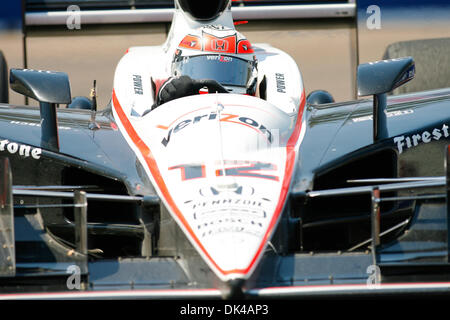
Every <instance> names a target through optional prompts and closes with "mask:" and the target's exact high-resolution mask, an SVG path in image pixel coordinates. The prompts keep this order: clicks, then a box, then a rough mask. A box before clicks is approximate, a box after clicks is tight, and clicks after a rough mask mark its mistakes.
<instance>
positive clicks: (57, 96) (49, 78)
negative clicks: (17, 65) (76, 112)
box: [9, 69, 72, 152]
mask: <svg viewBox="0 0 450 320" xmlns="http://www.w3.org/2000/svg"><path fill="white" fill-rule="evenodd" d="M9 81H10V85H11V89H12V90H14V91H16V92H18V93H20V94H23V95H25V96H27V97H30V98H32V99H35V100H37V101H39V108H40V114H41V147H42V148H45V149H48V150H51V151H55V152H57V151H59V138H58V121H57V112H56V107H57V105H58V104H69V103H70V102H71V100H72V98H71V94H70V83H69V77H68V76H67V74H66V73H64V72H53V71H38V70H29V69H11V71H10V75H9Z"/></svg>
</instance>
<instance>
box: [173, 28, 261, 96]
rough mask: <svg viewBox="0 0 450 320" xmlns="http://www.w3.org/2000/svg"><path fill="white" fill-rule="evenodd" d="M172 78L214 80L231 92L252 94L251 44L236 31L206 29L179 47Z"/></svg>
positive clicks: (254, 68) (254, 63) (254, 69)
mask: <svg viewBox="0 0 450 320" xmlns="http://www.w3.org/2000/svg"><path fill="white" fill-rule="evenodd" d="M172 75H173V76H182V75H187V76H189V77H191V78H192V79H196V80H216V81H217V82H218V83H220V84H221V85H222V86H224V87H225V88H226V89H227V90H228V91H230V92H234V93H243V94H251V95H254V94H255V88H256V81H257V60H256V57H255V55H254V52H253V48H252V45H251V44H250V42H249V41H248V40H247V39H246V38H245V37H244V36H243V35H242V34H240V33H239V32H237V31H236V30H235V29H231V28H226V27H223V26H206V27H202V28H200V29H199V30H197V32H196V33H195V34H188V35H186V36H185V37H184V38H183V40H182V41H181V43H180V44H179V45H178V48H177V49H176V52H175V55H174V58H173V61H172Z"/></svg>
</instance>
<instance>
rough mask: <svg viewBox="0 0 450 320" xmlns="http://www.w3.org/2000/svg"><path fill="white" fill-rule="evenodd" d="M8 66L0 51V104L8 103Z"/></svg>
mask: <svg viewBox="0 0 450 320" xmlns="http://www.w3.org/2000/svg"><path fill="white" fill-rule="evenodd" d="M8 90H9V85H8V65H7V64H6V59H5V56H4V55H3V52H2V51H0V103H8V102H9V93H8Z"/></svg>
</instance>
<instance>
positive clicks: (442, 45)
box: [383, 38, 450, 94]
mask: <svg viewBox="0 0 450 320" xmlns="http://www.w3.org/2000/svg"><path fill="white" fill-rule="evenodd" d="M408 56H411V57H413V59H414V61H415V63H416V75H415V77H414V79H413V80H411V81H410V82H408V83H407V84H405V85H403V86H401V87H399V88H397V89H395V90H394V91H393V94H402V93H409V92H418V91H425V90H433V89H440V88H448V87H450V68H449V66H450V38H439V39H424V40H413V41H403V42H396V43H393V44H390V45H389V46H388V47H387V48H386V51H385V53H384V56H383V59H394V58H400V57H408Z"/></svg>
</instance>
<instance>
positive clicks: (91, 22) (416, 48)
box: [0, 0, 450, 108]
mask: <svg viewBox="0 0 450 320" xmlns="http://www.w3.org/2000/svg"><path fill="white" fill-rule="evenodd" d="M77 8H79V12H75V13H76V17H79V20H77V19H72V20H68V17H69V14H70V13H72V14H73V12H74V9H77ZM171 8H173V2H172V1H171V0H23V1H21V0H10V1H0V51H2V52H3V55H4V58H5V60H6V63H7V66H8V68H23V67H28V68H33V69H44V70H53V71H64V72H67V73H68V74H69V78H70V82H71V89H72V95H73V96H80V95H81V96H88V95H89V92H90V89H91V86H92V83H93V80H94V79H95V80H97V86H98V90H97V91H98V95H99V98H98V100H99V108H102V107H103V106H105V105H106V104H107V103H108V102H109V99H110V96H111V92H112V82H113V75H114V70H115V66H116V65H117V63H118V61H119V60H120V58H121V57H122V56H123V54H124V53H125V51H126V50H127V49H128V48H129V47H131V46H146V45H160V44H162V43H163V42H164V40H165V38H166V36H167V32H168V30H169V28H170V21H171ZM232 11H233V16H234V18H235V20H238V21H245V22H247V21H248V23H243V24H239V25H237V27H236V28H237V29H238V30H239V31H240V32H242V33H243V34H244V35H245V36H246V37H247V38H248V39H249V40H250V41H251V42H252V43H253V44H257V43H270V44H271V45H273V46H274V47H277V48H279V49H281V50H284V51H285V52H287V53H288V54H290V55H291V56H292V57H293V58H294V59H295V60H296V62H297V64H298V66H299V68H300V70H301V72H302V74H303V79H304V84H305V88H306V92H307V94H308V93H309V92H311V91H313V90H315V89H323V90H327V91H329V92H330V93H331V94H332V95H333V96H334V98H335V100H336V101H337V102H341V101H346V100H353V99H356V98H357V96H356V84H355V79H356V68H357V65H358V64H359V63H364V62H369V61H375V60H380V59H382V58H391V57H396V56H402V55H410V54H411V53H413V54H414V55H415V56H414V58H415V60H416V69H417V76H416V79H415V80H413V81H411V83H409V84H407V85H405V86H404V87H403V88H402V90H406V91H417V90H421V89H424V88H425V87H424V86H427V87H426V88H425V89H434V88H440V87H446V86H448V87H450V83H449V81H450V74H448V73H445V72H448V70H449V69H450V68H449V65H450V64H449V60H448V59H449V58H448V57H450V51H449V48H450V44H449V45H445V43H446V42H445V41H446V40H445V39H450V1H447V0H429V1H427V0H420V1H419V0H393V1H390V0H341V1H326V0H324V1H314V0H310V1H302V0H296V1H294V0H283V1H282V0H278V1H277V0H271V1H269V0H252V1H233V7H232ZM78 14H79V15H78ZM71 17H73V15H72V16H71ZM436 39H441V40H443V41H444V42H442V41H438V42H433V41H435V40H436ZM411 40H420V41H418V42H417V41H415V42H413V43H411V42H410V41H411ZM425 40H426V41H425ZM398 42H401V43H400V44H398ZM395 43H397V44H395ZM436 48H438V49H439V50H436ZM435 51H437V52H435ZM442 52H447V54H446V57H444V58H443V56H444V55H443V54H442ZM416 56H417V57H416ZM430 63H432V64H430ZM446 70H447V71H446ZM438 73H439V75H438ZM421 74H423V75H424V77H425V78H423V79H421V78H420V75H421ZM446 75H449V76H448V77H447V76H446ZM430 77H431V78H430ZM436 79H437V80H436ZM9 102H10V103H12V104H24V103H25V100H24V97H23V96H20V95H18V94H16V93H14V92H12V91H11V90H10V91H9ZM29 103H30V104H34V103H35V102H33V101H30V102H29ZM36 105H37V103H36Z"/></svg>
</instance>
